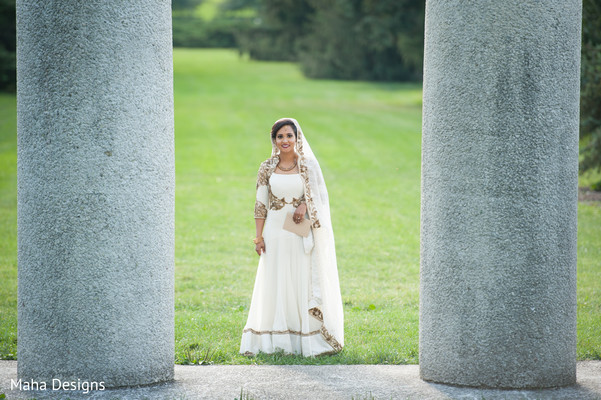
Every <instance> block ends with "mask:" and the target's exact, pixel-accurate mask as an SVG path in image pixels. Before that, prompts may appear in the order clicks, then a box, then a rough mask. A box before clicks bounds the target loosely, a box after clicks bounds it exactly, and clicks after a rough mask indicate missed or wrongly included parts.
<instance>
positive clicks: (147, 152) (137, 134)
mask: <svg viewBox="0 0 601 400" xmlns="http://www.w3.org/2000/svg"><path fill="white" fill-rule="evenodd" d="M17 35H18V37H17V45H18V49H17V70H18V73H17V74H18V93H17V104H18V105H17V112H18V182H17V184H18V252H19V253H18V260H19V272H18V279H19V290H18V321H19V322H18V378H20V379H22V380H27V381H30V380H34V381H37V382H47V385H48V388H50V387H51V385H52V383H53V382H52V379H60V380H61V381H63V382H65V381H72V382H75V383H77V382H78V380H79V381H81V382H83V381H90V382H92V381H96V382H101V381H102V382H104V386H105V387H115V386H127V385H139V384H149V383H153V382H160V381H165V380H171V379H173V365H174V287H173V284H174V184H175V176H174V140H173V84H172V75H173V71H172V46H171V7H170V1H168V0H164V1H153V2H148V1H142V0H121V1H103V0H86V1H79V0H60V1H59V0H18V1H17Z"/></svg>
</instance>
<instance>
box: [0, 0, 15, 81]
mask: <svg viewBox="0 0 601 400" xmlns="http://www.w3.org/2000/svg"><path fill="white" fill-rule="evenodd" d="M15 13H16V10H15V0H0V90H2V91H7V92H14V91H15V90H16V88H17V59H16V46H17V38H16V31H17V29H16V18H15Z"/></svg>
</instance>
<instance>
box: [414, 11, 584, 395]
mask: <svg viewBox="0 0 601 400" xmlns="http://www.w3.org/2000/svg"><path fill="white" fill-rule="evenodd" d="M580 25H581V2H580V0H555V1H544V2H536V1H521V0H511V1H503V2H500V1H497V0H478V1H476V0H473V1H458V0H453V1H447V0H428V1H427V3H426V33H425V63H424V105H423V144H422V199H421V201H422V209H421V292H420V373H421V377H422V378H423V379H425V380H428V381H434V382H440V383H449V384H457V385H467V386H477V387H496V388H542V387H549V386H557V385H559V386H561V385H570V384H573V383H575V381H576V222H577V181H578V108H579V84H580V82H579V70H580Z"/></svg>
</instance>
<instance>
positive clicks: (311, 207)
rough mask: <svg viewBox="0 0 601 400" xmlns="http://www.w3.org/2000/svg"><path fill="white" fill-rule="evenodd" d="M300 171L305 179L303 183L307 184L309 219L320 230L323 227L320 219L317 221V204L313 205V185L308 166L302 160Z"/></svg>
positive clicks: (306, 196)
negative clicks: (310, 182)
mask: <svg viewBox="0 0 601 400" xmlns="http://www.w3.org/2000/svg"><path fill="white" fill-rule="evenodd" d="M298 170H299V173H300V174H301V177H302V178H303V181H304V182H305V199H306V203H307V210H308V212H309V218H310V219H311V222H312V225H313V228H319V227H321V224H320V223H319V219H317V210H316V209H315V204H314V203H313V195H312V194H311V185H310V184H309V171H308V168H307V165H305V162H304V159H301V163H300V165H299V168H298Z"/></svg>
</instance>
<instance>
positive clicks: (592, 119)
mask: <svg viewBox="0 0 601 400" xmlns="http://www.w3.org/2000/svg"><path fill="white" fill-rule="evenodd" d="M582 17H583V19H582V64H581V67H582V68H581V90H580V139H581V144H582V148H581V151H580V153H581V160H580V173H584V172H586V171H589V170H590V171H594V170H597V171H601V5H599V2H598V1H597V0H584V2H583V9H582Z"/></svg>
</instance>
